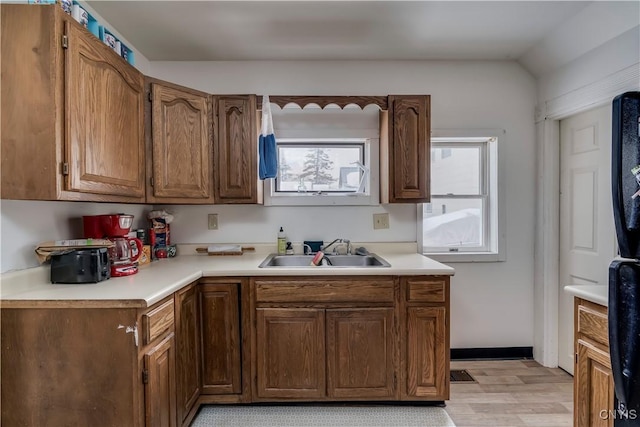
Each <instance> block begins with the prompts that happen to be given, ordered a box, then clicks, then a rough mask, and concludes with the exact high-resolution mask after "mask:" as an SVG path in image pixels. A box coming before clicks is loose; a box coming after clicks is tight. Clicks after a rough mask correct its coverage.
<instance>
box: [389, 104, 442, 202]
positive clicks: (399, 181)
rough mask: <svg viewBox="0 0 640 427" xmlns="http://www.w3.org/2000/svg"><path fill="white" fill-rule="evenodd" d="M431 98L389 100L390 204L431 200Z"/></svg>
mask: <svg viewBox="0 0 640 427" xmlns="http://www.w3.org/2000/svg"><path fill="white" fill-rule="evenodd" d="M429 101H430V97H429V96H428V95H401V96H397V95H390V96H389V108H390V119H389V144H390V147H389V152H388V156H389V179H390V181H391V182H390V183H389V190H388V191H389V192H390V193H391V194H390V195H389V201H390V202H391V203H394V202H395V203H404V202H411V203H423V202H429V200H430V192H429V191H430V176H429V171H430V169H429V167H430V163H429V158H430V154H431V153H430V145H431V144H430V141H431V139H430V135H431V130H430V117H429Z"/></svg>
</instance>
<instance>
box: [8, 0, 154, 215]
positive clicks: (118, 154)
mask: <svg viewBox="0 0 640 427" xmlns="http://www.w3.org/2000/svg"><path fill="white" fill-rule="evenodd" d="M0 7H1V11H2V13H1V15H2V23H1V25H0V27H1V31H2V37H1V38H0V39H1V43H2V47H1V50H2V59H3V61H2V65H1V67H2V71H1V72H2V85H1V88H0V91H1V93H0V102H1V103H2V108H1V111H2V114H1V116H2V119H1V120H2V135H1V137H2V165H1V168H0V169H1V170H2V180H1V181H2V198H3V199H26V200H85V201H103V202H108V201H110V202H129V203H139V202H143V201H144V182H143V181H144V138H143V130H144V128H143V110H142V109H141V107H143V104H142V99H143V98H142V95H143V93H142V90H141V89H143V88H142V86H141V82H142V75H141V74H140V73H139V72H138V71H137V70H135V69H134V68H133V67H131V66H130V65H129V64H127V63H126V61H124V60H123V59H122V58H120V57H119V56H118V55H116V54H115V53H114V52H113V51H112V50H111V49H109V48H108V47H107V46H106V45H105V44H104V43H102V42H100V41H99V40H98V39H96V38H95V37H93V36H92V35H90V33H89V32H88V31H87V30H86V29H84V28H83V27H81V26H80V25H79V24H78V23H77V22H76V21H75V20H73V18H72V17H71V16H69V15H67V14H65V13H64V12H63V11H62V10H61V9H60V7H56V6H55V5H51V6H43V7H38V8H33V7H30V6H28V5H14V4H2V5H0ZM63 44H64V45H66V46H68V48H64V47H63ZM25 165H28V166H29V167H25Z"/></svg>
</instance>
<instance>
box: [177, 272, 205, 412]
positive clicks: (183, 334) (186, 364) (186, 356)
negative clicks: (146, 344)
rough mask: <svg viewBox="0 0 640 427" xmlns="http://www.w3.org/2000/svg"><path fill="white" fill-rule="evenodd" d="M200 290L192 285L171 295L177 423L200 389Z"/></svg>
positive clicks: (194, 284)
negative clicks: (174, 335)
mask: <svg viewBox="0 0 640 427" xmlns="http://www.w3.org/2000/svg"><path fill="white" fill-rule="evenodd" d="M198 291H199V288H198V284H197V283H192V284H190V285H188V286H186V287H184V288H182V289H181V290H179V291H178V292H176V293H175V295H174V303H175V318H176V321H175V322H176V335H177V340H176V342H177V359H176V371H177V383H176V393H177V419H178V422H179V423H182V422H183V421H184V420H185V419H186V418H187V416H188V415H189V412H190V411H191V409H192V408H193V407H194V405H195V404H196V402H197V400H198V397H200V391H201V387H202V378H201V369H200V336H201V332H200V330H201V329H200V310H199V305H198V295H199V292H198Z"/></svg>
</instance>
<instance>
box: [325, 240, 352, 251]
mask: <svg viewBox="0 0 640 427" xmlns="http://www.w3.org/2000/svg"><path fill="white" fill-rule="evenodd" d="M334 243H338V244H345V245H347V255H351V241H350V240H348V239H335V240H334V241H333V242H331V243H329V244H328V245H325V246H323V247H322V250H323V251H325V252H326V251H327V249H329V246H331V245H333V244H334ZM333 253H334V254H335V255H337V254H338V253H337V252H336V249H335V248H334V249H333Z"/></svg>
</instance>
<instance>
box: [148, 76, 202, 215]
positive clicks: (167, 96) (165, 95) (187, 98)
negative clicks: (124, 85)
mask: <svg viewBox="0 0 640 427" xmlns="http://www.w3.org/2000/svg"><path fill="white" fill-rule="evenodd" d="M145 86H146V91H147V92H148V99H149V101H148V103H147V114H146V119H147V120H146V125H147V132H146V134H147V153H149V154H148V156H147V177H148V179H147V202H149V203H185V204H187V203H191V204H197V203H202V204H212V203H213V155H212V144H211V136H212V129H211V101H210V99H211V97H210V96H209V95H208V94H206V93H203V92H198V91H196V90H193V89H188V88H185V87H181V86H177V85H174V84H171V83H167V82H163V81H160V80H155V79H151V78H147V81H146V85H145Z"/></svg>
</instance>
